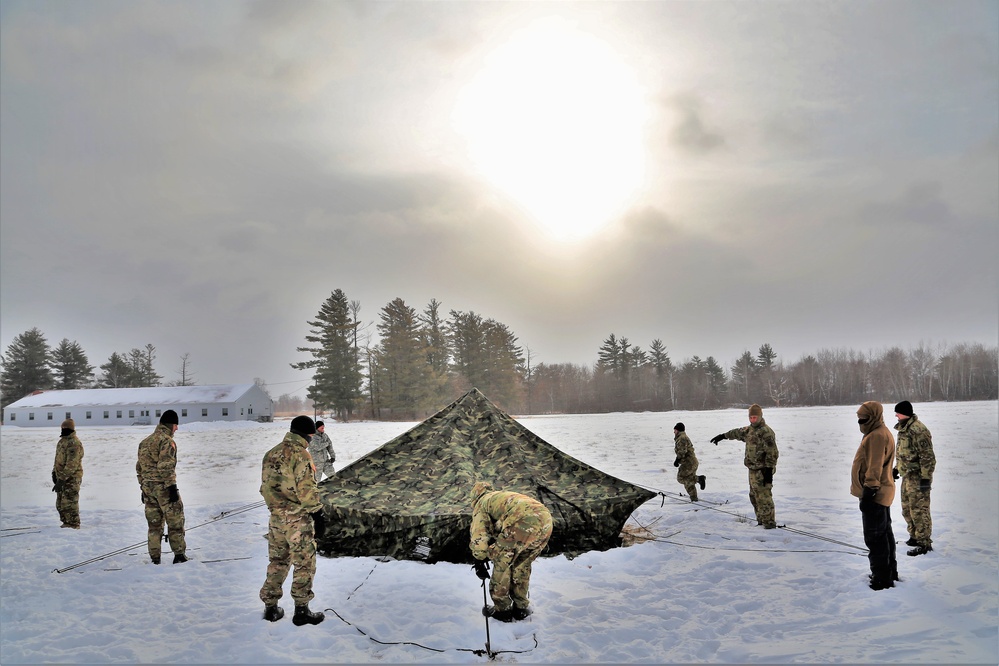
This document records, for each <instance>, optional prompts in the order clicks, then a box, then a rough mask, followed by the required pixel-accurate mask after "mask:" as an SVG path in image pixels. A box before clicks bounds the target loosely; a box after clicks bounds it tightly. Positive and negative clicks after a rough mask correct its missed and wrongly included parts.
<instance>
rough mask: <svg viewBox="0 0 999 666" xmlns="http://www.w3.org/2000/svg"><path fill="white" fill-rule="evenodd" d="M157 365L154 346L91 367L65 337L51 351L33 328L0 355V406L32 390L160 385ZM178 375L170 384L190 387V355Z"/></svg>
mask: <svg viewBox="0 0 999 666" xmlns="http://www.w3.org/2000/svg"><path fill="white" fill-rule="evenodd" d="M155 361H156V347H154V346H153V345H152V344H147V345H146V346H145V347H142V348H139V347H136V348H133V349H132V350H131V351H129V352H125V353H118V352H114V353H112V354H111V356H110V357H108V360H107V362H106V363H104V364H103V365H101V366H100V367H99V368H95V367H94V366H93V365H91V364H90V359H89V358H88V357H87V353H86V352H85V351H84V350H83V347H82V346H81V345H80V343H78V342H76V341H75V340H74V341H70V340H69V339H68V338H63V339H62V340H61V341H60V342H59V344H58V345H56V346H55V347H51V346H50V345H49V343H48V341H47V340H46V339H45V335H44V334H43V333H42V332H41V331H40V330H38V328H32V329H31V330H28V331H25V332H24V333H21V334H20V335H18V336H16V337H15V338H14V340H13V341H12V342H11V343H10V345H9V346H8V347H7V350H6V352H5V353H4V354H3V355H2V356H0V366H2V367H3V373H2V375H0V394H2V395H0V407H6V406H7V405H9V404H10V403H12V402H14V401H15V400H19V399H20V398H23V397H24V396H26V395H28V394H30V393H32V392H33V391H47V390H53V389H82V388H133V387H140V386H162V380H163V376H162V375H160V374H159V373H157V372H156V369H155V367H154V363H155ZM98 370H99V371H100V372H99V373H98V372H97V371H98ZM179 374H180V379H178V380H176V381H173V382H170V383H169V385H170V386H192V385H193V384H194V376H193V374H192V373H191V369H190V354H184V355H183V356H181V359H180V370H179Z"/></svg>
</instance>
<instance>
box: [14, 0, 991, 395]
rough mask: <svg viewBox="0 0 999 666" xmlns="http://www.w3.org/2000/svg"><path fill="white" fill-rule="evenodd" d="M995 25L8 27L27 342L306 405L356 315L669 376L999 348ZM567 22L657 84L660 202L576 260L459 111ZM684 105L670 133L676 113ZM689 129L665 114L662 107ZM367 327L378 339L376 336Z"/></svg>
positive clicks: (184, 18) (94, 7)
mask: <svg viewBox="0 0 999 666" xmlns="http://www.w3.org/2000/svg"><path fill="white" fill-rule="evenodd" d="M996 14H997V10H996V6H995V4H994V3H991V2H963V3H960V4H957V5H954V4H947V5H943V4H940V3H936V2H921V1H917V2H908V1H907V2H897V3H896V2H885V3H878V4H876V5H869V4H866V3H852V2H848V3H843V2H834V3H808V5H807V6H799V5H794V4H764V5H752V6H749V5H746V4H745V3H740V2H714V3H600V2H597V3H578V4H577V3H573V4H566V3H555V4H547V3H530V4H523V3H508V4H495V3H460V4H454V3H442V4H434V3H392V2H383V3H320V2H316V3H270V2H259V3H235V2H232V3H228V2H224V3H213V4H211V5H184V6H183V8H181V7H179V6H177V5H173V4H170V3H157V2H148V3H131V2H123V3H118V2H105V1H102V0H99V1H98V2H91V3H78V4H65V3H57V2H40V3H39V2H31V3H20V2H5V3H4V4H3V5H2V6H0V16H2V21H0V56H2V57H0V115H2V123H0V273H2V275H0V315H2V316H0V345H2V347H3V349H6V347H7V345H9V343H10V341H11V340H12V338H13V337H14V336H15V335H17V334H19V333H21V332H23V331H24V330H27V329H28V328H31V327H33V326H38V327H39V328H41V329H42V330H43V332H45V333H46V334H47V335H48V336H49V338H50V342H58V340H60V339H62V338H63V337H67V338H69V339H71V340H78V341H79V342H80V343H81V344H82V345H83V346H84V348H85V349H86V350H87V351H88V353H89V354H90V355H91V362H94V363H95V364H99V363H102V362H104V360H106V358H107V356H108V355H110V353H111V352H113V351H127V350H128V349H130V348H132V347H141V346H143V345H145V344H146V343H152V344H154V345H156V346H157V348H158V350H159V356H160V372H161V373H162V374H164V375H166V376H167V379H171V378H172V377H171V376H170V375H171V373H173V372H174V371H175V370H176V368H177V367H179V358H180V355H181V354H184V353H190V354H191V362H192V364H193V368H194V370H195V372H196V373H197V376H198V379H199V381H203V382H230V381H247V380H250V379H252V378H253V377H263V378H264V379H266V380H268V381H270V382H273V383H275V384H276V385H275V387H274V388H275V390H276V391H281V390H282V387H286V388H287V387H297V385H296V384H294V383H291V384H280V385H278V384H277V383H278V382H285V381H291V382H294V381H295V380H297V379H298V378H300V377H301V376H302V373H299V372H296V371H293V370H291V368H290V367H288V363H290V362H292V361H294V360H298V357H297V355H296V353H295V352H294V348H295V347H296V346H298V345H300V344H302V340H303V336H304V335H305V333H306V328H307V325H306V324H305V322H306V321H307V320H308V319H310V318H312V317H313V316H314V315H315V313H316V311H317V310H318V307H319V305H320V304H321V302H322V301H323V300H324V299H325V298H326V297H327V296H329V294H330V292H331V291H332V290H333V289H336V288H341V289H343V290H344V291H345V292H346V293H347V295H348V297H349V298H351V299H353V300H359V301H360V302H361V303H362V312H361V317H362V319H363V320H364V321H366V322H374V321H376V320H377V318H378V310H379V309H380V308H381V307H383V306H384V305H385V304H387V303H388V302H389V301H390V300H392V299H393V298H396V297H399V298H402V299H403V300H405V301H406V302H407V303H408V304H409V305H410V306H412V307H415V308H417V309H420V310H422V309H423V308H424V307H425V306H426V304H427V303H428V302H429V301H430V300H431V299H433V298H436V299H438V300H439V301H442V302H443V304H444V309H445V311H447V310H450V309H456V310H474V311H476V312H478V313H480V314H482V315H483V316H485V317H492V318H495V319H498V320H500V321H502V322H504V323H505V324H507V325H508V326H510V328H511V329H512V330H513V331H514V332H515V333H516V334H517V335H518V336H519V337H520V340H521V342H522V343H523V344H525V345H526V346H529V347H530V348H531V350H532V353H533V355H534V357H535V358H534V360H535V361H546V362H574V363H586V364H588V363H591V362H592V361H593V360H595V358H596V354H597V349H598V348H599V346H600V343H601V341H602V340H603V339H604V338H606V336H607V335H609V334H610V333H615V334H616V335H618V336H624V337H628V338H629V339H630V340H631V341H632V342H634V343H635V344H639V345H641V346H642V347H645V348H647V347H648V345H649V344H650V343H651V341H652V340H653V339H657V338H658V339H661V340H663V342H664V343H665V344H666V345H667V348H668V349H669V350H670V352H671V354H672V355H673V356H674V358H677V359H682V358H684V357H689V356H691V355H694V354H697V355H700V356H701V357H705V356H708V355H714V356H716V357H717V358H718V359H719V361H720V362H722V363H723V364H725V365H727V364H730V362H731V361H732V360H734V358H735V357H736V356H738V354H740V353H741V352H742V351H743V350H744V349H755V348H757V347H758V346H759V345H760V344H762V343H764V342H769V343H771V344H772V345H773V346H774V348H775V349H776V350H777V351H778V353H779V354H781V355H782V357H784V358H787V359H789V360H794V359H795V358H797V357H798V356H799V355H801V354H803V353H810V352H814V351H816V350H818V349H821V348H830V347H839V346H850V347H854V348H856V349H867V348H870V347H875V348H876V347H879V346H883V345H888V344H901V345H915V344H918V343H919V342H920V341H941V342H942V341H950V342H960V341H966V340H975V341H982V342H986V343H990V344H995V342H996V337H997V320H999V303H997V300H999V299H997V297H996V285H997V273H996V268H995V261H994V258H993V257H992V255H993V254H994V252H995V248H996V247H997V246H999V243H997V241H999V237H997V234H999V231H997V229H999V225H997V224H996V222H997V218H999V192H997V187H996V182H999V166H997V165H999V149H997V146H999V139H997V137H999V129H997V120H996V118H997V115H999V101H997V100H999V93H997V83H996V77H995V72H996V67H997V62H999V56H997V53H999V46H997V44H999V34H997V33H999V28H997V27H996V25H997V23H999V21H997V15H996ZM552 15H560V16H562V17H563V18H564V19H566V21H567V22H568V23H569V24H571V25H573V26H575V29H577V30H581V31H584V32H591V33H593V34H595V35H596V36H597V37H598V38H600V39H602V40H605V41H606V42H607V43H608V44H609V45H610V46H611V47H612V48H613V49H615V50H616V51H617V52H619V53H620V54H621V57H622V60H623V61H624V62H626V63H627V64H628V65H629V66H630V67H632V68H634V70H635V72H636V78H637V79H638V80H640V81H641V82H642V83H643V85H645V86H646V88H647V95H648V99H649V100H650V104H652V105H653V106H652V107H651V109H652V115H651V117H650V120H649V125H648V128H647V132H646V134H647V136H648V164H647V177H646V180H647V184H646V187H645V188H644V190H643V191H642V193H641V194H640V195H639V196H637V197H636V198H635V200H634V201H633V202H631V208H630V210H629V211H628V212H627V213H626V214H624V215H623V216H622V217H621V218H620V219H618V220H615V221H613V222H612V223H611V224H609V225H608V227H607V228H605V229H604V230H603V231H602V232H601V233H600V234H598V235H597V236H596V237H594V238H592V239H590V240H589V241H586V242H582V243H577V244H568V245H559V244H554V243H551V242H549V241H547V240H545V237H544V235H543V234H541V233H539V230H538V229H537V227H535V226H534V224H533V223H532V221H531V220H530V219H529V218H528V217H527V216H526V215H525V213H524V212H523V211H522V210H521V209H520V208H519V207H518V205H517V204H516V202H514V201H511V200H510V199H509V198H507V197H506V196H505V195H503V194H501V193H499V192H498V191H496V190H494V189H493V188H491V187H490V186H489V184H488V183H485V182H483V180H482V178H481V176H479V175H478V174H476V173H474V172H472V171H470V170H469V168H468V166H467V165H468V159H467V157H466V156H465V155H464V153H463V150H464V146H463V144H462V142H461V141H460V139H459V138H458V137H457V136H456V133H455V131H454V128H453V127H452V126H451V120H450V113H451V111H452V109H453V106H454V102H455V99H456V98H457V95H458V93H459V91H460V90H461V89H462V87H463V86H464V85H465V84H466V83H467V82H468V81H469V80H470V79H471V77H472V76H474V74H475V73H476V72H477V71H478V68H479V67H481V66H482V63H483V62H484V58H485V55H486V54H487V53H488V52H489V51H490V50H491V49H492V48H495V47H497V46H499V45H500V44H502V43H504V42H505V40H506V39H507V38H508V37H509V35H510V34H512V33H513V32H514V31H516V30H517V29H518V28H522V27H524V26H526V25H528V24H529V23H530V21H531V20H533V19H535V18H544V17H548V16H552ZM657 100H658V104H657V103H656V101H657ZM663 100H667V102H663ZM369 330H371V331H373V330H374V328H373V326H372V327H371V328H370V329H369Z"/></svg>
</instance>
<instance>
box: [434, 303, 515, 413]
mask: <svg viewBox="0 0 999 666" xmlns="http://www.w3.org/2000/svg"><path fill="white" fill-rule="evenodd" d="M449 317H450V318H449V319H448V323H447V328H446V331H445V332H446V334H447V339H448V342H449V343H450V348H451V358H452V368H453V370H454V372H455V374H456V375H457V379H458V380H459V383H460V384H464V385H466V386H468V387H473V386H474V387H476V388H478V389H479V390H480V391H482V392H483V393H484V394H485V395H486V396H488V397H489V398H490V399H491V400H492V401H493V402H495V403H497V404H498V405H500V406H501V407H504V408H506V409H512V407H513V405H515V404H518V402H519V399H520V395H519V393H520V387H521V384H522V382H523V366H524V357H523V350H522V349H521V348H520V346H518V345H517V337H516V336H515V335H514V334H513V333H512V332H511V331H510V329H508V328H507V327H506V326H505V325H504V324H501V323H499V322H498V321H496V320H494V319H486V320H483V319H482V317H481V316H480V315H478V314H476V313H474V312H458V311H456V310H451V311H450V313H449Z"/></svg>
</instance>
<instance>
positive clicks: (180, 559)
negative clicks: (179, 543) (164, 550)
mask: <svg viewBox="0 0 999 666" xmlns="http://www.w3.org/2000/svg"><path fill="white" fill-rule="evenodd" d="M182 562H187V555H185V554H184V553H177V554H176V555H174V556H173V563H174V564H181V563H182Z"/></svg>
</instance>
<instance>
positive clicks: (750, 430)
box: [725, 417, 780, 471]
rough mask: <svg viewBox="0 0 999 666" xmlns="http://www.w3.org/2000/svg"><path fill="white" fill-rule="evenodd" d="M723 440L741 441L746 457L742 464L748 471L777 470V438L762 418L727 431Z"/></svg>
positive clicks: (778, 453)
mask: <svg viewBox="0 0 999 666" xmlns="http://www.w3.org/2000/svg"><path fill="white" fill-rule="evenodd" d="M725 439H741V440H742V441H744V442H745V443H746V457H745V458H744V459H743V461H742V464H744V465H745V466H746V467H748V468H749V469H763V468H764V467H769V468H770V469H771V470H773V471H776V470H777V458H778V457H779V456H780V452H779V451H778V450H777V436H776V435H774V431H773V430H772V429H771V428H770V426H768V425H767V422H766V421H764V420H763V418H762V417H761V418H760V420H759V421H757V422H756V423H752V424H750V425H748V426H744V427H742V428H733V429H732V430H729V431H728V432H727V433H725Z"/></svg>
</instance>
